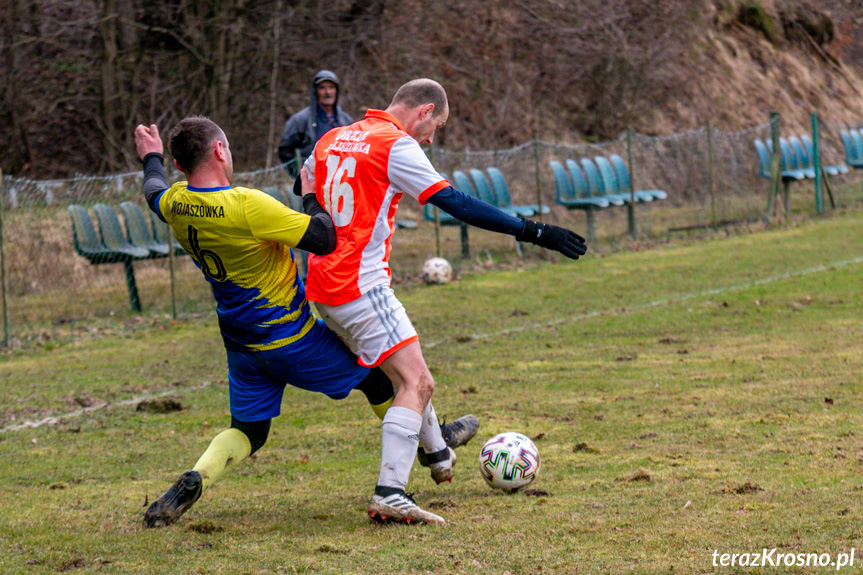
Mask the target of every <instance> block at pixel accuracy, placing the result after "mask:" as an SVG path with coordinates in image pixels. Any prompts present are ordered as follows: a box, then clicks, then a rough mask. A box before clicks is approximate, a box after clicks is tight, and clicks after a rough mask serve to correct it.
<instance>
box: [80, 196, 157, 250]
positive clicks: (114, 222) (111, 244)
mask: <svg viewBox="0 0 863 575" xmlns="http://www.w3.org/2000/svg"><path fill="white" fill-rule="evenodd" d="M93 211H95V212H96V218H97V219H98V220H99V231H100V232H101V234H102V243H104V244H105V247H106V248H108V249H110V250H113V251H115V252H120V253H123V254H125V255H126V256H128V257H129V258H130V259H133V260H145V259H147V258H149V257H150V250H148V249H147V248H139V247H135V246H133V245H132V244H131V243H129V240H128V239H127V238H126V234H125V233H123V227H122V226H121V225H120V218H119V217H117V212H115V211H114V208H112V207H111V206H109V205H107V204H96V205H94V206H93Z"/></svg>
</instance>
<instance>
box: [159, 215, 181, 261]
mask: <svg viewBox="0 0 863 575" xmlns="http://www.w3.org/2000/svg"><path fill="white" fill-rule="evenodd" d="M150 221H151V222H152V223H153V239H155V240H156V242H158V243H160V244H165V245H168V242H171V245H172V246H174V255H178V256H184V255H186V250H184V249H183V246H181V245H180V242H178V241H177V239H176V238H175V237H174V234H172V233H171V231H170V230H169V229H168V224H167V222H163V221H162V220H160V219H159V216H157V215H156V214H155V213H154V212H152V211H151V212H150Z"/></svg>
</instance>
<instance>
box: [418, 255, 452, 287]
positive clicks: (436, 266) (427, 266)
mask: <svg viewBox="0 0 863 575" xmlns="http://www.w3.org/2000/svg"><path fill="white" fill-rule="evenodd" d="M422 278H423V281H424V282H425V283H427V284H445V283H449V281H450V280H451V279H452V266H451V265H449V262H448V261H446V260H445V259H443V258H430V259H428V260H426V263H424V264H423V273H422Z"/></svg>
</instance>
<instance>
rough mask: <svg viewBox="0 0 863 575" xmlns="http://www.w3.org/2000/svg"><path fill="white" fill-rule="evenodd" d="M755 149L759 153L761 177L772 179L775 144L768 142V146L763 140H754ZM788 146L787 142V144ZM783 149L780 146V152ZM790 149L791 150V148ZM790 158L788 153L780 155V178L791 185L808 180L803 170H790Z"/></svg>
mask: <svg viewBox="0 0 863 575" xmlns="http://www.w3.org/2000/svg"><path fill="white" fill-rule="evenodd" d="M753 142H754V143H755V149H756V150H757V151H758V159H759V165H760V173H761V177H763V178H769V177H770V163H771V161H772V157H773V142H772V141H771V140H767V144H766V145H765V144H764V142H762V141H761V140H758V139H756V140H753ZM786 145H787V142H786ZM781 149H782V147H781V144H780V150H781ZM789 149H790V148H789ZM788 163H789V157H788V155H787V154H786V153H782V154H780V172H779V173H780V177H781V178H782V181H783V182H786V183H789V182H794V181H800V180H803V179H806V174H804V173H803V171H802V170H797V169H788Z"/></svg>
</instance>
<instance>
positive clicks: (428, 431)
mask: <svg viewBox="0 0 863 575" xmlns="http://www.w3.org/2000/svg"><path fill="white" fill-rule="evenodd" d="M420 445H422V446H423V451H425V452H426V453H437V452H438V451H443V450H444V449H446V442H445V441H444V440H443V435H441V432H440V424H439V423H438V421H437V414H436V413H435V412H434V406H432V402H431V400H429V402H428V404H427V405H426V411H425V413H424V414H423V425H422V427H421V428H420Z"/></svg>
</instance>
